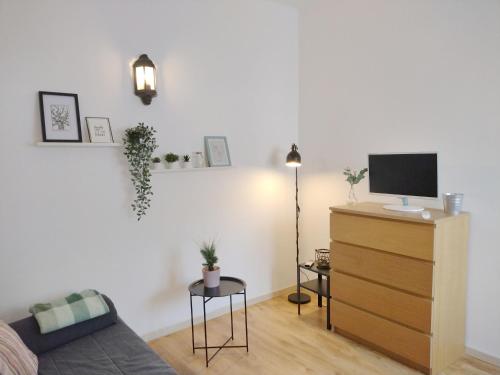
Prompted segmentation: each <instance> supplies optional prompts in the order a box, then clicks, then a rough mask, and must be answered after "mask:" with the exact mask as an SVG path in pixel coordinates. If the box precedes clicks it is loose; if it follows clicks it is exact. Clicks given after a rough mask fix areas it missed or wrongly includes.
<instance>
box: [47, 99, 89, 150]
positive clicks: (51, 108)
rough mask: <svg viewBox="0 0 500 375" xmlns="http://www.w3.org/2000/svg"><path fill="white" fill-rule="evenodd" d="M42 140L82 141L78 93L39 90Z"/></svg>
mask: <svg viewBox="0 0 500 375" xmlns="http://www.w3.org/2000/svg"><path fill="white" fill-rule="evenodd" d="M38 96H39V99H40V117H41V120H42V136H43V141H44V142H82V128H81V126H80V110H79V109H78V95H77V94H67V93H62V92H48V91H39V93H38Z"/></svg>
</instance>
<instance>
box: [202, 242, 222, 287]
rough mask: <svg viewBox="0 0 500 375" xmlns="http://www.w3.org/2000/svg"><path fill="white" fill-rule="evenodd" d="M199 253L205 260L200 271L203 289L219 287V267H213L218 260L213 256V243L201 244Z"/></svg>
mask: <svg viewBox="0 0 500 375" xmlns="http://www.w3.org/2000/svg"><path fill="white" fill-rule="evenodd" d="M200 253H201V255H202V257H203V259H204V260H205V263H203V266H204V267H203V269H202V273H203V282H204V285H205V288H217V287H218V286H219V285H220V267H218V266H216V265H215V264H216V263H217V261H218V260H219V259H218V258H217V255H215V243H214V241H210V242H203V244H202V246H201V249H200Z"/></svg>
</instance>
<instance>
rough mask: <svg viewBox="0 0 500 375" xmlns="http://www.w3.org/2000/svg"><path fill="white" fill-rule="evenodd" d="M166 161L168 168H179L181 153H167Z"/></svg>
mask: <svg viewBox="0 0 500 375" xmlns="http://www.w3.org/2000/svg"><path fill="white" fill-rule="evenodd" d="M165 161H166V162H167V168H168V169H177V168H179V155H177V154H173V153H171V152H169V153H168V154H167V155H165Z"/></svg>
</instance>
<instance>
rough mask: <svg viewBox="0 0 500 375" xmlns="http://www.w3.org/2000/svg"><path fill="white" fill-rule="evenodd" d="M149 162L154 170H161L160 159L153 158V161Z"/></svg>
mask: <svg viewBox="0 0 500 375" xmlns="http://www.w3.org/2000/svg"><path fill="white" fill-rule="evenodd" d="M151 162H152V163H153V169H154V170H158V169H162V168H163V166H162V165H161V159H160V158H159V157H154V158H153V159H151Z"/></svg>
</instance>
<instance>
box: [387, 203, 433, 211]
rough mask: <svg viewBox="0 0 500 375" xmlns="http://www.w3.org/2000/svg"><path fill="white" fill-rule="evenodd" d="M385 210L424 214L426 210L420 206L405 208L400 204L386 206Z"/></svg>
mask: <svg viewBox="0 0 500 375" xmlns="http://www.w3.org/2000/svg"><path fill="white" fill-rule="evenodd" d="M384 209H386V210H389V211H399V212H422V211H423V210H424V208H423V207H420V206H403V205H400V204H386V205H385V206H384Z"/></svg>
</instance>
